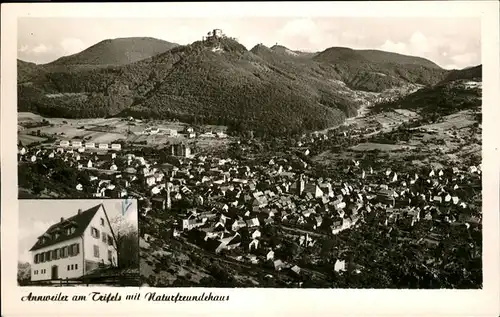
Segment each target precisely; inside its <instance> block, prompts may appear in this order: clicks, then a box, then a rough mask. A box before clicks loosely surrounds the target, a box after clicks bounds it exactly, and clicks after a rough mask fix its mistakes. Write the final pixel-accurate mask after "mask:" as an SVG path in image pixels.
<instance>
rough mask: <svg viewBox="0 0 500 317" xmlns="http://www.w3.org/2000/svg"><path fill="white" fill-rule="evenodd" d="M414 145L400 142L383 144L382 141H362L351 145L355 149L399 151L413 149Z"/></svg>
mask: <svg viewBox="0 0 500 317" xmlns="http://www.w3.org/2000/svg"><path fill="white" fill-rule="evenodd" d="M413 148H414V147H413V146H408V145H399V144H381V143H360V144H358V145H356V146H353V147H351V149H352V150H353V151H361V152H362V151H373V150H379V151H398V150H407V149H413Z"/></svg>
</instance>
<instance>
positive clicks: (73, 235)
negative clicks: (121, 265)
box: [30, 204, 118, 281]
mask: <svg viewBox="0 0 500 317" xmlns="http://www.w3.org/2000/svg"><path fill="white" fill-rule="evenodd" d="M30 253H31V255H32V259H33V260H32V264H31V280H32V281H44V280H58V279H66V278H71V279H73V278H80V277H82V276H84V275H87V274H89V273H91V272H92V271H94V270H95V269H97V268H99V267H103V266H104V267H106V266H112V267H116V266H118V255H117V246H116V238H115V235H114V233H113V229H112V227H111V223H110V221H109V218H108V214H107V212H106V210H105V208H104V206H103V205H102V204H99V205H97V206H94V207H92V208H90V209H88V210H85V211H81V210H78V212H77V214H76V215H74V216H72V217H70V218H68V219H64V218H61V219H60V221H59V222H57V223H55V224H53V225H52V226H50V227H49V228H48V229H47V230H46V231H45V232H44V233H43V234H42V235H41V236H40V237H38V240H37V242H36V243H35V244H34V245H33V247H31V249H30Z"/></svg>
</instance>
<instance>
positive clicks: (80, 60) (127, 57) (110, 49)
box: [47, 37, 178, 66]
mask: <svg viewBox="0 0 500 317" xmlns="http://www.w3.org/2000/svg"><path fill="white" fill-rule="evenodd" d="M176 46H178V44H175V43H170V42H167V41H163V40H159V39H155V38H150V37H129V38H117V39H112V40H104V41H101V42H99V43H97V44H95V45H92V46H91V47H89V48H87V49H86V50H84V51H82V52H80V53H76V54H73V55H70V56H64V57H61V58H59V59H57V60H55V61H53V62H51V63H48V64H47V65H51V66H54V65H57V66H68V65H125V64H129V63H133V62H136V61H139V60H142V59H146V58H149V57H151V56H154V55H157V54H161V53H164V52H166V51H168V50H170V49H172V48H174V47H176Z"/></svg>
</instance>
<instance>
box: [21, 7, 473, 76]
mask: <svg viewBox="0 0 500 317" xmlns="http://www.w3.org/2000/svg"><path fill="white" fill-rule="evenodd" d="M213 28H220V29H222V30H223V31H224V32H225V33H226V34H227V35H228V36H232V37H236V38H237V39H238V40H239V41H240V43H242V44H243V45H245V46H246V47H247V48H248V49H251V48H252V47H253V46H254V45H256V44H258V43H262V44H264V45H266V46H272V45H274V44H276V43H279V44H281V45H284V46H286V47H288V48H290V49H296V50H305V51H321V50H324V49H326V48H328V47H332V46H344V47H351V48H359V49H363V48H364V49H380V50H386V51H392V52H397V53H403V54H409V55H416V56H422V57H425V58H428V59H430V60H432V61H433V62H435V63H437V64H438V65H440V66H442V67H444V68H464V67H468V66H473V65H474V66H475V65H478V64H481V21H480V19H479V18H463V17H457V18H451V17H444V18H435V17H434V18H432V17H429V18H413V17H412V18H392V17H387V18H374V17H329V18H316V17H313V18H301V17H297V18H286V17H280V18H269V17H254V18H234V19H231V18H222V19H220V18H219V19H216V18H184V19H181V18H147V19H146V18H20V19H19V20H18V44H17V48H18V57H19V58H20V59H22V60H25V61H31V62H35V63H47V62H50V61H53V60H55V59H57V58H59V57H61V56H64V55H70V54H73V53H76V52H79V51H82V50H84V49H85V48H87V47H89V46H91V45H93V44H95V43H97V42H99V41H102V40H105V39H111V38H118V37H135V36H146V37H155V38H158V39H163V40H166V41H170V42H175V43H179V44H189V43H192V42H193V41H196V40H200V39H201V37H202V36H203V35H205V34H206V33H207V32H208V31H209V30H211V29H213Z"/></svg>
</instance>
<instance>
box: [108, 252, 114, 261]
mask: <svg viewBox="0 0 500 317" xmlns="http://www.w3.org/2000/svg"><path fill="white" fill-rule="evenodd" d="M112 257H113V252H111V250H108V261H109V262H111V258H112Z"/></svg>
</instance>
